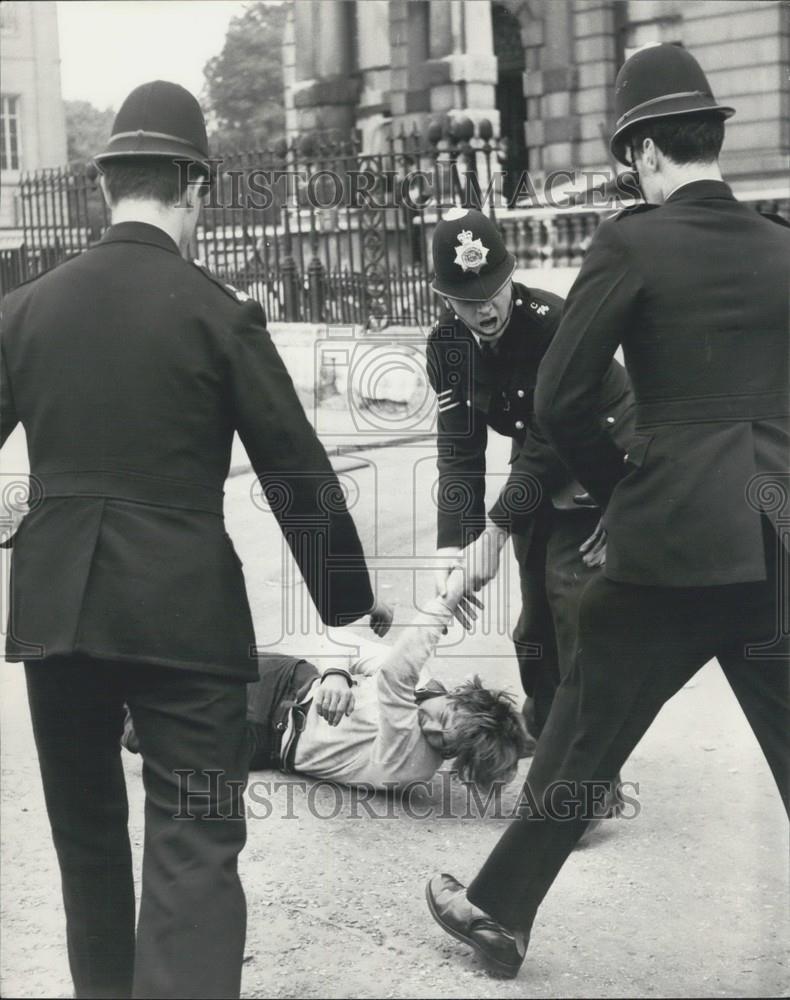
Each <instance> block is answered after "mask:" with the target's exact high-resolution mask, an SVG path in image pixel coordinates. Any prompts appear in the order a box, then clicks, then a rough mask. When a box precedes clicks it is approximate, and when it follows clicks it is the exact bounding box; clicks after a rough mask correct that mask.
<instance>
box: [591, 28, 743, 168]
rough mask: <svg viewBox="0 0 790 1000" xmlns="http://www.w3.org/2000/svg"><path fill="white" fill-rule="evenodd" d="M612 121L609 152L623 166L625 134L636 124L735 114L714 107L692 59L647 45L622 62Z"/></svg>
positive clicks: (669, 48) (677, 49)
mask: <svg viewBox="0 0 790 1000" xmlns="http://www.w3.org/2000/svg"><path fill="white" fill-rule="evenodd" d="M614 106H615V114H616V115H617V121H616V123H615V127H614V132H613V133H612V138H611V139H610V140H609V148H610V149H611V151H612V154H613V155H614V156H615V157H616V158H617V159H618V160H619V161H620V162H621V163H624V164H626V165H628V160H627V152H626V139H627V136H626V132H627V131H628V129H629V128H631V126H632V125H636V123H637V122H644V121H650V120H652V119H654V118H670V117H676V116H679V115H691V114H699V112H701V111H710V112H711V113H713V114H716V115H720V116H721V117H722V118H729V117H730V115H734V114H735V109H734V108H730V107H726V106H725V105H722V104H717V103H716V98H715V97H714V96H713V92H712V91H711V89H710V84H709V83H708V79H707V77H706V76H705V74H704V73H703V71H702V67H701V66H700V64H699V63H698V62H697V60H696V59H695V58H694V56H693V55H692V54H691V53H690V52H687V51H686V50H685V49H683V48H681V47H680V46H679V45H670V44H666V45H664V44H662V45H648V46H645V48H642V49H639V51H637V52H634V54H633V55H632V56H631V57H630V58H628V59H626V61H625V62H624V63H623V65H622V66H621V67H620V72H619V73H618V74H617V80H616V81H615V85H614Z"/></svg>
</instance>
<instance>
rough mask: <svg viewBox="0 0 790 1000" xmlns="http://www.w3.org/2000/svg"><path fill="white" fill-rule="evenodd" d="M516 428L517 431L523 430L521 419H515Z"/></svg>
mask: <svg viewBox="0 0 790 1000" xmlns="http://www.w3.org/2000/svg"><path fill="white" fill-rule="evenodd" d="M516 430H517V431H523V430H524V421H523V420H517V421H516Z"/></svg>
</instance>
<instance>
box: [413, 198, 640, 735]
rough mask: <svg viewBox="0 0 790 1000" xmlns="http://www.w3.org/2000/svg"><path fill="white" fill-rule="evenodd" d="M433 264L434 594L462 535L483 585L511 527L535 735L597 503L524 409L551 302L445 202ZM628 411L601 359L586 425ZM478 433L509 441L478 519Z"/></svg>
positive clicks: (570, 645) (492, 233)
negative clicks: (507, 456) (499, 483)
mask: <svg viewBox="0 0 790 1000" xmlns="http://www.w3.org/2000/svg"><path fill="white" fill-rule="evenodd" d="M433 262H434V271H435V279H434V282H433V288H434V291H436V292H437V293H438V294H439V295H440V296H442V298H443V300H444V304H445V311H444V312H443V314H442V315H441V317H440V319H439V322H438V323H437V324H436V326H435V327H434V328H433V330H432V332H431V334H430V337H429V339H428V352H427V354H428V374H429V378H430V381H431V384H432V386H433V388H434V390H435V391H436V394H437V399H438V409H439V413H438V441H437V446H438V472H439V479H438V494H437V522H438V541H437V546H438V551H437V556H438V557H439V559H440V560H441V563H440V568H439V569H438V570H437V580H436V586H437V591H438V592H439V593H441V592H442V590H443V587H444V581H445V579H446V577H447V573H448V571H449V569H450V567H451V566H452V565H453V563H454V562H455V561H456V559H457V557H458V553H459V552H460V551H461V550H462V549H463V548H465V547H467V546H469V545H470V543H472V542H474V543H475V544H474V545H473V546H472V548H471V549H470V550H468V556H469V557H470V559H471V562H472V563H473V564H474V569H473V570H472V575H471V579H470V585H471V586H474V587H475V588H477V587H479V586H482V585H483V584H484V583H486V582H487V581H488V580H489V579H490V578H491V577H492V576H493V575H494V574H495V573H496V571H497V567H498V561H499V553H500V550H501V548H502V546H503V544H504V542H505V540H506V538H507V537H508V535H510V534H512V536H513V547H514V551H515V555H516V560H517V562H518V566H519V575H520V580H521V597H522V607H521V614H520V616H519V619H518V623H517V625H516V628H515V631H514V635H513V639H514V643H515V648H516V656H517V658H518V664H519V670H520V674H521V683H522V686H523V688H524V692H525V694H526V696H527V698H526V701H525V706H524V710H525V717H526V720H527V725H528V728H529V730H530V732H531V733H532V735H533V736H534V737H535V738H537V737H538V736H539V735H540V733H541V732H542V730H543V726H544V724H545V721H546V718H547V716H548V713H549V709H550V707H551V702H552V698H553V696H554V691H555V690H556V687H557V685H558V684H559V679H560V676H561V675H563V674H564V673H566V672H567V671H568V670H569V669H570V663H571V660H572V656H573V649H574V646H575V641H576V625H577V622H576V619H577V614H578V598H579V594H580V593H581V589H582V587H583V586H584V584H585V583H586V582H587V580H588V579H590V577H591V576H593V575H594V574H595V573H596V572H597V568H596V560H595V556H596V554H597V553H596V552H591V554H590V557H589V559H588V561H590V565H586V564H585V562H584V561H583V557H582V554H581V553H580V551H579V550H580V547H581V546H583V545H584V543H585V541H586V540H587V539H589V538H591V537H594V534H595V531H596V525H597V523H598V520H599V518H600V510H599V509H598V507H597V506H596V504H595V503H594V501H592V500H591V499H590V497H589V496H584V490H583V489H582V487H581V486H580V485H579V484H578V483H575V482H574V481H573V477H572V476H571V474H570V473H569V471H568V469H567V467H566V466H565V464H564V463H563V462H562V461H561V459H560V458H559V456H558V455H557V452H556V451H555V450H554V448H553V447H552V446H550V445H549V444H548V442H547V441H546V439H545V437H544V436H543V433H542V432H541V429H540V428H539V426H538V424H537V422H536V421H535V414H534V394H535V383H536V379H537V372H538V365H539V364H540V362H541V359H542V358H543V356H544V354H545V352H546V350H547V349H548V347H549V345H550V343H551V341H552V338H553V336H554V333H555V331H556V329H557V324H558V323H559V319H560V314H561V311H562V300H561V299H560V298H558V296H556V295H553V294H552V293H551V292H546V291H540V290H537V289H534V288H526V287H525V286H524V285H521V284H518V283H516V282H514V281H513V272H514V270H515V266H516V262H515V260H514V258H513V256H512V254H510V253H509V252H508V250H507V249H506V247H505V244H504V242H503V240H502V237H501V235H500V233H499V230H498V229H497V227H496V226H495V225H494V223H493V222H491V221H490V220H489V219H488V218H487V217H486V216H485V215H484V214H483V213H482V212H479V211H475V210H471V209H468V210H467V209H462V208H456V209H451V210H450V212H449V213H448V214H447V216H446V217H445V218H444V220H443V221H441V222H440V223H439V224H438V225H437V227H436V230H435V232H434V237H433ZM631 409H632V407H631V396H630V390H629V388H628V384H627V380H626V377H625V373H624V371H623V369H622V367H621V366H620V365H618V364H617V362H612V364H611V365H610V366H609V367H608V369H607V371H606V372H605V373H604V375H603V377H602V379H601V388H600V394H599V402H598V404H597V408H596V412H595V414H594V415H593V417H592V418H591V419H593V420H594V421H595V423H596V426H598V425H600V426H601V427H602V428H604V429H605V433H607V434H612V435H614V437H615V438H616V439H618V440H625V439H626V438H627V437H628V436H629V435H630V431H631V429H632V423H631ZM489 427H490V428H493V429H494V430H495V431H497V432H498V433H499V434H503V435H505V436H506V437H509V438H511V439H512V451H511V467H510V474H509V476H508V479H507V482H506V483H505V484H504V486H503V488H502V490H501V491H500V493H499V497H498V499H497V501H496V503H495V504H494V505H493V506H492V508H491V510H490V512H489V515H488V517H486V514H485V474H486V443H487V434H488V428H489ZM475 539H476V541H475ZM593 545H594V543H591V545H590V548H591V549H592V547H593Z"/></svg>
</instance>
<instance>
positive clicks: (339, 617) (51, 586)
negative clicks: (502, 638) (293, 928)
mask: <svg viewBox="0 0 790 1000" xmlns="http://www.w3.org/2000/svg"><path fill="white" fill-rule="evenodd" d="M96 160H97V162H98V165H99V168H100V170H101V171H102V176H101V184H102V189H103V191H104V194H105V196H106V198H107V200H108V202H109V205H110V208H111V212H112V225H111V227H110V228H109V229H108V230H107V232H106V233H105V235H104V237H103V238H102V239H101V241H100V242H99V243H98V244H96V245H95V246H93V247H92V248H91V249H89V250H87V251H86V252H85V253H84V254H82V255H80V256H77V257H74V258H71V259H70V260H68V261H66V262H65V263H63V264H61V265H60V266H59V267H56V268H55V269H54V270H52V271H50V272H48V273H46V274H44V275H42V276H40V277H38V278H35V279H34V280H32V281H30V282H28V283H27V284H26V285H24V286H22V287H20V288H18V289H16V290H15V291H14V292H12V293H11V294H10V295H9V296H8V297H7V298H6V300H5V303H4V315H3V329H2V438H3V440H5V438H6V437H7V436H8V434H10V432H11V431H12V430H13V429H14V426H15V425H16V424H17V422H21V423H22V424H23V425H24V427H25V431H26V434H27V441H28V449H29V454H30V464H31V476H32V482H33V483H34V486H35V488H36V490H38V491H39V494H40V495H39V497H38V503H37V505H35V509H33V510H32V512H31V513H29V514H28V516H27V518H26V519H25V521H24V522H23V523H22V526H21V527H20V529H19V531H18V533H17V534H16V535H15V536H14V539H13V542H14V555H13V569H12V581H13V582H12V594H11V616H10V627H9V632H8V642H7V655H8V658H9V659H11V660H24V661H25V671H26V677H27V685H28V692H29V700H30V708H31V715H32V722H33V730H34V734H35V739H36V744H37V748H38V754H39V762H40V766H41V774H42V778H43V784H44V792H45V797H46V803H47V810H48V813H49V819H50V823H51V827H52V835H53V839H54V843H55V847H56V850H57V854H58V860H59V863H60V868H61V873H62V885H63V899H64V904H65V910H66V921H67V936H68V950H69V960H70V965H71V971H72V976H73V979H74V987H75V991H76V995H77V996H79V997H128V996H130V995H131V994H132V992H134V995H135V996H138V997H181V996H189V997H219V996H222V997H230V996H238V995H239V988H240V977H241V964H242V957H243V949H244V938H245V925H246V906H245V899H244V893H243V891H242V887H241V884H240V881H239V877H238V873H237V856H238V854H239V851H240V850H241V848H242V847H243V845H244V840H245V824H244V818H243V817H244V812H243V803H242V801H241V789H242V788H243V786H244V783H245V781H246V777H247V751H246V746H245V716H246V683H247V682H248V681H250V680H256V679H257V666H256V664H257V660H256V658H255V656H254V652H255V650H254V644H255V637H254V632H253V625H252V620H251V615H250V608H249V604H248V601H247V594H246V591H245V585H244V577H243V574H242V569H241V563H240V561H239V559H238V557H237V556H236V554H235V552H234V549H233V545H232V543H231V540H230V538H229V537H228V535H227V534H226V532H225V530H224V522H223V516H222V515H223V508H222V498H223V493H222V487H223V482H224V480H225V477H226V475H227V473H228V468H229V463H230V455H231V444H232V440H233V435H234V432H235V431H237V430H238V432H239V434H240V436H241V439H242V441H243V442H244V444H245V447H246V449H247V453H248V454H249V456H250V459H251V461H252V464H253V466H254V469H255V471H256V473H257V474H258V476H259V477H260V478H261V481H262V483H263V485H264V488H265V490H266V491H267V495H268V496H269V499H270V502H271V505H272V507H273V509H274V511H275V513H276V515H277V517H278V519H279V521H280V525H281V527H282V529H283V532H284V533H285V535H286V537H287V539H288V542H289V543H290V544H291V546H292V548H293V550H294V554H295V555H296V558H297V560H298V561H299V565H300V568H301V570H302V573H303V575H304V577H305V580H306V582H307V584H308V587H309V589H310V593H311V595H312V596H313V599H314V600H315V602H316V605H317V607H318V609H319V611H320V614H321V616H322V618H323V620H324V621H325V622H328V623H334V624H343V623H344V622H348V621H350V620H353V619H355V618H358V617H360V616H361V615H363V614H365V613H366V612H368V611H370V610H371V608H372V607H373V595H372V593H371V589H370V584H369V580H368V574H367V570H366V567H365V561H364V557H363V553H362V549H361V546H360V542H359V539H358V537H357V532H356V530H355V527H354V524H353V522H352V520H351V517H350V515H349V514H348V512H347V510H346V508H345V506H344V505H343V503H342V501H340V500H339V499H338V498H339V497H342V491H341V490H340V488H339V484H338V482H337V479H336V477H335V475H334V473H333V471H332V467H331V465H330V463H329V461H328V459H327V456H326V453H325V451H324V449H323V447H322V446H321V444H320V443H319V441H318V439H317V438H316V435H315V433H314V431H313V429H312V428H311V426H310V424H309V423H308V421H307V419H306V417H305V414H304V412H303V410H302V407H301V405H300V403H299V400H298V398H297V395H296V392H295V390H294V387H293V384H292V382H291V379H290V378H289V376H288V373H287V371H286V370H285V368H284V366H283V363H282V361H281V360H280V358H279V356H278V354H277V352H276V350H275V348H274V346H273V344H272V341H271V339H270V337H269V334H268V333H267V330H266V322H265V318H264V315H263V312H262V310H261V307H260V306H259V305H258V304H257V303H256V302H254V301H252V300H249V299H248V298H247V296H245V295H243V294H241V293H237V292H236V291H235V290H234V289H232V288H231V287H229V286H227V285H225V284H223V282H222V281H220V280H218V279H217V278H215V277H213V276H212V275H211V274H210V273H209V272H208V271H207V270H206V269H205V268H204V267H203V266H201V265H200V264H198V263H197V262H192V261H191V260H188V259H184V257H183V256H182V254H183V253H184V252H185V251H186V248H187V247H188V246H189V244H190V241H191V239H192V236H193V234H194V231H195V227H196V224H197V219H198V214H199V212H200V208H201V204H202V201H203V198H204V195H205V193H206V190H207V183H208V182H210V179H211V167H212V165H211V163H210V161H209V156H208V144H207V139H206V127H205V123H204V120H203V115H202V113H201V110H200V107H199V106H198V103H197V101H196V100H195V98H194V97H193V96H192V95H191V94H190V93H189V92H188V91H186V90H184V89H183V88H181V87H179V86H177V85H175V84H172V83H167V82H163V81H155V82H153V83H148V84H145V85H143V86H141V87H138V88H137V89H136V90H134V91H133V92H132V93H131V94H130V95H129V97H128V98H127V99H126V100H125V101H124V103H123V105H122V107H121V109H120V111H119V112H118V116H117V118H116V120H115V124H114V126H113V132H112V136H111V138H110V140H109V142H108V144H107V147H106V149H105V150H104V151H103V152H102V153H100V154H99V155H98V156H97V157H96ZM176 160H178V161H180V166H181V168H182V169H181V170H180V171H179V164H177V163H176V162H175V161H176ZM187 167H189V170H188V171H187V169H186V168H187ZM187 173H189V175H190V179H191V181H193V182H194V181H196V182H195V183H192V182H190V183H187V180H188V178H187ZM306 534H309V539H310V540H311V542H310V544H304V539H305V535H306ZM318 536H321V537H318ZM377 614H380V612H377ZM124 702H127V703H128V704H129V706H130V708H131V710H132V712H133V715H134V719H135V724H136V729H137V735H138V738H139V744H140V749H141V752H142V756H143V781H144V785H145V790H146V807H145V809H146V811H145V815H146V823H145V846H144V853H143V876H142V897H141V902H140V912H139V923H138V927H137V936H136V941H135V900H134V886H133V882H132V864H131V852H130V845H129V836H128V831H127V826H126V820H127V804H126V790H125V787H124V777H123V769H122V766H121V757H120V743H119V738H120V736H121V732H122V723H123V705H124Z"/></svg>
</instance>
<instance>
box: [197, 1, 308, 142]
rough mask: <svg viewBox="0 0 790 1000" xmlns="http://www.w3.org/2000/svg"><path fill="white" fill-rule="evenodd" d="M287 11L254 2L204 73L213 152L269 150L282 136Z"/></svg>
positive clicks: (279, 5)
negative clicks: (284, 38)
mask: <svg viewBox="0 0 790 1000" xmlns="http://www.w3.org/2000/svg"><path fill="white" fill-rule="evenodd" d="M287 10H288V6H287V4H286V3H266V2H263V0H257V2H255V3H251V4H249V6H248V7H246V8H245V9H244V11H243V12H242V13H241V14H239V15H237V16H236V17H234V18H233V20H232V21H231V22H230V25H229V26H228V30H227V33H226V35H225V44H224V46H223V48H222V51H221V52H220V54H219V55H217V56H214V57H213V58H211V59H209V61H208V62H207V63H206V65H205V67H204V69H203V75H204V77H205V80H206V85H205V91H204V98H203V103H204V106H205V108H206V111H207V113H208V117H209V123H210V127H211V136H210V138H211V144H212V149H213V151H215V152H220V153H221V152H229V151H231V150H233V149H251V148H254V147H256V146H260V145H269V144H271V143H272V142H274V141H275V140H276V139H278V138H280V137H281V136H282V135H284V133H285V110H284V86H283V67H282V42H283V33H284V29H285V19H286V14H287Z"/></svg>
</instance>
